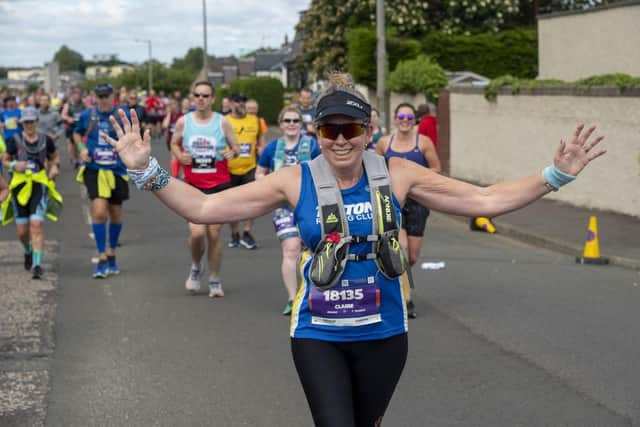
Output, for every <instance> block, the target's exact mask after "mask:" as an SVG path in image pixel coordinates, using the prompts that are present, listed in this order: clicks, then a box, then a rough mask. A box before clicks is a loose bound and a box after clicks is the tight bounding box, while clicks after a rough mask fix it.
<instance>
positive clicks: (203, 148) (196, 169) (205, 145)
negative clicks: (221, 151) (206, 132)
mask: <svg viewBox="0 0 640 427" xmlns="http://www.w3.org/2000/svg"><path fill="white" fill-rule="evenodd" d="M187 148H188V152H189V154H191V172H193V173H215V172H216V156H217V151H216V140H215V138H209V137H205V136H194V137H193V138H191V139H190V140H189V144H188V146H187Z"/></svg>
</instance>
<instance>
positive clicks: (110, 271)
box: [107, 255, 120, 274]
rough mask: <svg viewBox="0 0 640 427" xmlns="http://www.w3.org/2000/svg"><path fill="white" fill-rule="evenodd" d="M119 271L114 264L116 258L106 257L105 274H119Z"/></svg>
mask: <svg viewBox="0 0 640 427" xmlns="http://www.w3.org/2000/svg"><path fill="white" fill-rule="evenodd" d="M119 273H120V269H119V268H118V263H117V262H116V257H115V255H114V256H108V257H107V274H119Z"/></svg>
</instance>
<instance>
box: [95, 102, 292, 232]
mask: <svg viewBox="0 0 640 427" xmlns="http://www.w3.org/2000/svg"><path fill="white" fill-rule="evenodd" d="M118 114H120V118H121V120H122V127H121V126H120V125H119V124H118V123H117V121H116V120H115V119H114V118H113V116H112V117H111V118H110V119H109V120H110V121H111V125H112V126H113V128H114V129H115V131H116V135H117V136H118V140H117V141H116V140H114V139H113V138H110V137H109V136H108V135H106V134H102V137H103V138H105V140H106V141H108V142H109V143H110V144H111V145H112V146H114V147H115V149H116V150H117V151H118V154H119V156H120V158H121V159H122V161H123V162H124V164H125V165H126V166H127V168H129V170H133V171H136V170H138V171H140V170H144V169H146V168H147V166H148V165H149V155H150V153H151V136H150V133H149V131H148V130H147V131H146V132H145V134H144V137H143V138H141V137H140V124H139V122H138V117H137V115H136V113H135V111H133V110H131V122H129V120H128V119H127V117H126V115H125V114H124V112H123V111H119V112H118ZM299 186H300V168H295V167H291V168H285V169H283V170H282V171H281V173H274V174H270V175H268V176H266V177H265V178H264V179H261V180H260V181H255V182H252V183H250V184H247V185H242V186H239V187H236V188H233V189H230V190H227V191H223V192H221V193H216V194H211V195H204V194H203V193H202V192H200V191H198V190H197V189H195V188H194V187H192V186H190V185H188V184H185V183H184V182H182V181H180V180H177V179H172V178H169V181H168V184H167V185H166V186H164V187H163V188H161V189H158V190H155V191H154V194H155V195H156V196H157V197H158V198H159V199H160V201H162V202H163V203H164V204H165V205H167V206H168V207H169V208H170V209H172V210H173V211H175V212H176V213H178V214H179V215H181V216H183V217H184V218H186V219H187V220H189V221H191V222H193V223H197V224H219V223H225V222H229V221H238V220H242V219H247V218H255V217H257V216H260V215H263V214H265V213H268V212H271V211H272V210H273V209H275V208H277V207H278V206H281V205H283V204H290V205H295V204H296V203H297V194H298V193H299Z"/></svg>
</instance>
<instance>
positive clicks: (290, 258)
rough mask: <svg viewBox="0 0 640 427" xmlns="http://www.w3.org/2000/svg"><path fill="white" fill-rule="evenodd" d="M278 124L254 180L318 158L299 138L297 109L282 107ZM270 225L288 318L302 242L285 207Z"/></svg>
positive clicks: (312, 145)
mask: <svg viewBox="0 0 640 427" xmlns="http://www.w3.org/2000/svg"><path fill="white" fill-rule="evenodd" d="M278 123H280V130H282V136H281V137H280V138H278V139H274V140H273V141H271V142H270V143H269V144H267V146H266V147H265V148H264V150H263V151H262V155H261V156H260V160H259V161H258V168H257V169H256V179H261V178H263V177H265V176H266V175H267V174H269V173H270V172H275V171H277V170H280V169H281V168H283V167H287V166H293V165H299V164H300V163H303V162H306V161H309V160H311V159H315V158H316V157H318V156H319V155H320V148H318V143H317V142H316V140H315V139H314V138H311V137H308V136H303V135H302V114H301V113H300V110H299V109H298V108H297V107H293V106H287V107H284V108H283V109H282V111H280V114H279V115H278ZM273 226H274V228H275V230H276V235H277V236H278V239H279V240H280V245H281V246H282V281H283V282H284V287H285V289H286V290H287V294H288V296H289V299H288V300H287V305H286V306H285V307H284V310H283V311H282V314H284V315H285V316H289V315H290V314H291V309H292V307H293V299H294V298H295V297H296V292H297V291H298V283H297V280H296V261H297V259H298V256H299V255H300V252H301V251H302V242H301V240H300V233H299V232H298V227H297V226H296V223H295V219H294V218H293V212H292V211H291V210H290V209H289V208H288V207H287V206H281V207H280V208H278V209H276V210H275V212H274V214H273Z"/></svg>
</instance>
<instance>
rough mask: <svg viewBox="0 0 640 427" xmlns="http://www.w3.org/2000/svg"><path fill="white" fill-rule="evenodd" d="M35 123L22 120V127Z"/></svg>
mask: <svg viewBox="0 0 640 427" xmlns="http://www.w3.org/2000/svg"><path fill="white" fill-rule="evenodd" d="M35 122H36V121H35V120H23V121H22V124H23V125H31V124H34V123H35Z"/></svg>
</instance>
